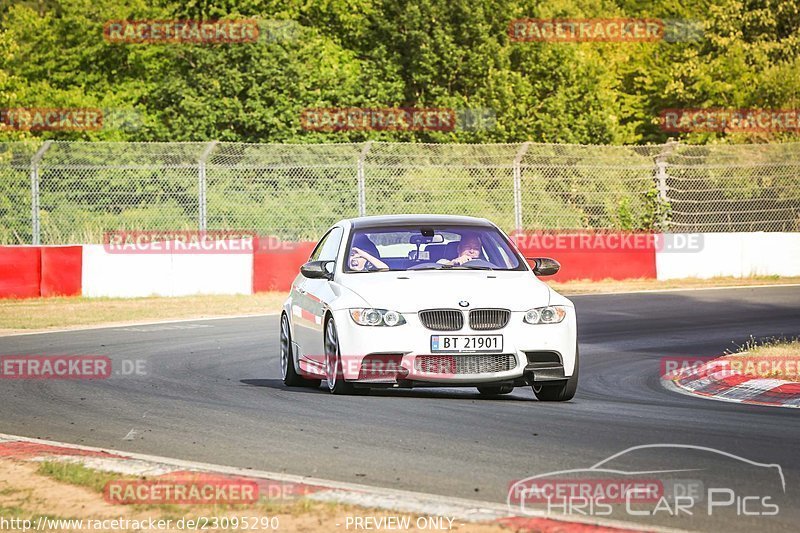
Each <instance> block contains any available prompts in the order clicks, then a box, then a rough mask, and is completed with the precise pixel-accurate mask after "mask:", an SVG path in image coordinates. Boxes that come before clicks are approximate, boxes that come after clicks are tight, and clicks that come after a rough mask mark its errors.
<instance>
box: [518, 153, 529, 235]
mask: <svg viewBox="0 0 800 533" xmlns="http://www.w3.org/2000/svg"><path fill="white" fill-rule="evenodd" d="M530 146H531V143H529V142H525V143H522V146H520V148H519V150H518V151H517V155H516V156H515V157H514V228H515V229H516V230H517V233H519V232H521V231H522V167H521V164H522V158H523V157H525V153H526V152H527V151H528V148H529V147H530Z"/></svg>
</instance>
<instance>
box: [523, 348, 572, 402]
mask: <svg viewBox="0 0 800 533" xmlns="http://www.w3.org/2000/svg"><path fill="white" fill-rule="evenodd" d="M531 388H533V394H535V395H536V399H537V400H539V401H543V402H566V401H569V400H571V399H572V398H573V397H574V396H575V391H576V390H578V346H577V345H576V346H575V368H574V369H573V371H572V375H571V376H570V377H569V378H568V379H567V380H565V381H562V382H560V383H557V384H553V385H550V384H543V383H540V384H537V383H534V384H533V385H532V386H531Z"/></svg>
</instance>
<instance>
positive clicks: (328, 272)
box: [300, 261, 333, 279]
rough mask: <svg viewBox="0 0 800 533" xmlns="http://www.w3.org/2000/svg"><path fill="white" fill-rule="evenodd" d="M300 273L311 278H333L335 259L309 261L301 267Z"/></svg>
mask: <svg viewBox="0 0 800 533" xmlns="http://www.w3.org/2000/svg"><path fill="white" fill-rule="evenodd" d="M300 273H301V274H302V275H303V276H305V277H307V278H311V279H333V261H309V262H308V263H306V264H304V265H303V266H301V267H300Z"/></svg>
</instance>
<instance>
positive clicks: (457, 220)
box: [347, 215, 492, 228]
mask: <svg viewBox="0 0 800 533" xmlns="http://www.w3.org/2000/svg"><path fill="white" fill-rule="evenodd" d="M347 221H348V222H350V224H351V225H352V226H353V227H354V228H376V227H384V226H404V225H406V224H413V225H423V224H430V225H447V224H451V225H454V226H489V227H491V226H492V223H491V222H489V221H488V220H486V219H485V218H476V217H466V216H459V215H377V216H368V217H358V218H350V219H348V220H347Z"/></svg>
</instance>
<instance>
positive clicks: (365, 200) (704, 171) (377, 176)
mask: <svg viewBox="0 0 800 533" xmlns="http://www.w3.org/2000/svg"><path fill="white" fill-rule="evenodd" d="M799 176H800V143H787V144H768V145H707V146H693V145H683V144H679V143H669V144H665V145H655V146H578V145H561V144H559V145H555V144H532V143H523V144H491V145H489V144H486V145H481V144H470V145H465V144H406V143H378V142H375V143H372V142H368V143H362V144H313V145H312V144H242V143H218V142H207V143H88V142H44V143H5V144H0V219H2V225H1V226H0V243H5V244H30V243H34V244H35V243H42V244H62V243H96V242H102V238H103V234H104V232H106V231H111V230H122V229H125V230H170V231H172V230H187V229H209V230H212V229H220V230H247V231H256V232H258V233H260V234H265V235H267V234H268V235H274V236H277V237H279V238H281V239H314V238H317V237H319V235H320V234H321V233H322V232H323V231H324V230H325V229H326V228H327V227H328V226H329V225H331V224H332V223H333V222H335V221H337V220H339V219H341V218H346V217H354V216H359V215H372V214H386V213H450V214H467V215H475V216H482V217H486V218H489V219H491V220H493V221H495V222H496V223H497V224H498V225H500V226H501V227H502V228H503V229H505V230H507V231H511V230H514V229H520V230H532V229H559V228H563V229H578V228H614V229H625V230H634V229H652V230H664V231H683V232H695V231H712V232H718V231H800V177H799Z"/></svg>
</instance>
